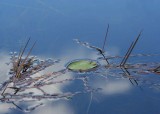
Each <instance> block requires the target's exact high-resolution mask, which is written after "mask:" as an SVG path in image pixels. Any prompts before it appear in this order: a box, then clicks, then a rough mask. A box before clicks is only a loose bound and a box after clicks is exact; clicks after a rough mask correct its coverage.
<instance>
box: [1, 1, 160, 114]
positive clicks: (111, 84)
mask: <svg viewBox="0 0 160 114" xmlns="http://www.w3.org/2000/svg"><path fill="white" fill-rule="evenodd" d="M159 3H160V1H158V0H152V1H150V0H141V1H138V0H134V1H131V0H121V1H119V0H114V1H113V0H107V1H106V0H101V1H98V0H92V1H91V0H88V1H84V0H81V1H73V0H68V1H65V0H45V1H43V0H34V1H33V0H27V1H26V0H23V1H22V0H14V1H10V0H1V1H0V15H1V18H0V25H1V26H0V40H1V42H0V55H1V58H0V59H1V69H0V72H1V75H0V80H1V81H0V82H1V83H2V80H7V79H8V75H7V73H8V72H9V68H10V67H9V66H7V65H6V64H5V63H7V62H9V57H10V55H9V52H10V51H17V52H18V51H19V50H20V47H21V46H22V45H24V44H25V42H26V40H27V38H28V37H31V42H30V45H29V47H31V45H32V44H33V42H34V41H37V43H36V46H35V48H34V49H33V52H32V55H36V56H38V57H39V58H42V59H46V58H53V59H61V61H60V63H57V64H55V65H53V67H49V68H48V69H46V70H45V71H43V72H40V73H39V74H40V75H42V74H44V73H47V72H52V71H59V70H62V69H65V66H66V64H68V63H69V62H70V61H72V60H75V59H93V60H96V59H97V58H98V57H101V56H100V55H97V52H96V51H95V50H91V49H88V48H86V47H84V46H81V45H79V44H77V43H76V42H75V41H73V39H77V38H78V39H79V40H80V41H87V42H89V43H90V44H92V45H94V46H97V47H100V48H102V46H103V41H104V37H105V33H106V30H107V25H108V24H109V25H110V28H109V34H108V37H107V42H106V47H105V50H106V54H107V55H113V56H114V55H122V56H123V55H125V53H126V51H127V49H128V47H129V46H130V44H131V42H132V41H134V39H135V38H136V37H137V35H138V34H139V32H140V31H141V30H142V29H143V32H142V35H141V37H140V40H139V42H138V43H137V45H136V47H135V49H134V51H133V54H137V53H143V54H158V53H159V49H160V47H159V44H158V43H159V41H160V39H159V36H160V32H159V29H160V26H159V25H160V22H159V20H160V14H159V10H160V7H159ZM27 51H28V49H27ZM99 62H100V63H101V64H102V65H106V62H105V61H101V60H99ZM109 62H111V63H119V62H121V59H111V60H109ZM127 62H128V63H132V64H135V63H149V64H150V63H152V62H158V63H159V56H151V57H133V58H130V59H129V61H127ZM140 69H141V68H140ZM99 72H100V73H99ZM99 72H98V71H97V72H90V73H80V74H79V73H75V72H70V71H69V72H67V73H66V74H64V75H63V76H62V77H59V78H56V81H62V80H64V79H66V78H69V79H70V78H71V79H73V78H75V77H76V78H78V77H84V76H86V77H88V82H87V83H88V84H89V86H91V87H92V88H101V89H102V90H99V91H97V92H93V93H91V92H87V93H82V94H78V95H75V96H73V97H72V98H69V99H56V100H55V99H51V100H42V101H38V103H37V102H35V103H31V102H29V103H28V102H27V103H25V102H24V103H18V105H19V106H21V107H22V108H23V109H26V108H28V106H33V105H34V104H39V103H41V102H43V104H44V105H43V106H40V107H39V108H36V109H35V110H33V111H31V112H30V113H31V114H44V113H47V114H53V113H56V114H82V113H84V114H87V113H88V114H106V113H107V114H115V113H119V114H159V113H160V97H159V96H160V88H159V85H158V84H160V78H159V75H158V74H154V73H149V74H148V75H146V74H140V73H139V74H136V73H134V72H132V69H131V71H130V72H132V73H133V74H135V75H136V76H135V77H136V79H137V81H138V85H137V84H135V82H133V83H134V85H133V84H132V83H131V82H130V81H129V79H128V78H125V77H123V76H122V73H123V72H122V71H121V70H120V69H110V70H106V69H104V66H102V67H101V68H100V69H99ZM102 74H103V75H102ZM155 84H157V85H156V86H153V85H155ZM84 89H85V87H84V83H83V81H81V80H73V81H70V82H65V83H60V84H57V85H55V86H53V87H50V89H46V88H45V90H46V91H47V92H48V93H52V92H53V93H65V92H76V91H84ZM36 93H37V94H38V95H39V94H40V93H39V92H37V91H36ZM8 107H10V108H11V107H12V108H13V107H15V106H14V105H13V104H10V103H0V114H7V113H8V114H23V113H25V112H22V111H20V110H19V109H18V108H14V109H9V108H8Z"/></svg>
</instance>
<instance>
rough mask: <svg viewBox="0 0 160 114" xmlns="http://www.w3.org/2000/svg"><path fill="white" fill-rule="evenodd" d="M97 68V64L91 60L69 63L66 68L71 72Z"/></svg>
mask: <svg viewBox="0 0 160 114" xmlns="http://www.w3.org/2000/svg"><path fill="white" fill-rule="evenodd" d="M97 66H98V64H97V62H95V61H91V60H77V61H73V62H71V63H70V64H69V65H68V66H67V68H68V69H70V70H73V71H88V70H92V69H93V68H96V67H97Z"/></svg>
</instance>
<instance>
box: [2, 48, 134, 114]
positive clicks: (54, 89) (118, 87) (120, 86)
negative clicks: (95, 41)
mask: <svg viewBox="0 0 160 114" xmlns="http://www.w3.org/2000/svg"><path fill="white" fill-rule="evenodd" d="M0 56H1V58H0V61H2V62H1V65H0V67H1V69H0V71H1V72H2V73H1V75H0V80H5V79H6V78H7V75H6V74H7V72H8V71H9V66H7V65H6V64H5V63H7V62H8V61H9V59H8V58H9V56H8V54H6V53H1V54H0ZM97 56H98V55H97V53H95V52H94V51H90V50H89V51H88V50H87V51H86V50H85V49H83V48H79V49H78V50H74V49H73V50H68V52H67V53H63V55H62V56H61V59H62V60H61V61H60V63H58V64H56V65H53V66H51V67H49V68H47V69H46V70H44V71H41V72H39V73H37V74H36V75H37V76H40V75H43V74H44V73H47V72H53V71H58V70H62V69H64V68H65V65H66V63H67V62H69V61H71V60H74V59H82V58H88V59H93V60H95V59H96V58H97ZM43 58H44V59H45V58H46V57H43ZM72 77H73V74H72V73H66V74H64V75H63V76H59V77H58V78H56V80H55V81H58V80H63V79H66V78H72ZM69 84H71V83H70V82H67V83H60V84H56V85H51V86H46V87H44V88H43V89H44V90H45V91H47V92H48V93H63V88H64V87H65V86H67V85H69ZM93 87H95V88H97V87H100V88H102V89H103V90H102V91H101V93H102V94H104V95H113V94H119V93H123V92H126V91H128V90H129V89H130V88H131V85H130V83H129V82H128V81H126V80H116V81H115V80H114V81H107V80H104V79H100V80H97V81H96V82H94V84H93ZM30 91H33V92H35V93H36V94H41V92H40V91H38V90H29V91H28V92H30ZM52 101H55V100H52ZM43 102H44V104H45V106H43V107H40V108H38V109H36V110H34V111H33V112H31V114H45V113H46V114H53V113H55V114H64V113H65V114H74V109H72V107H71V106H70V105H69V104H67V103H65V102H64V103H63V102H60V103H56V104H51V103H50V102H51V101H43ZM9 107H11V106H10V105H8V104H4V105H3V104H0V109H1V108H4V110H3V112H2V111H1V112H0V113H5V112H8V111H9V109H8V108H9Z"/></svg>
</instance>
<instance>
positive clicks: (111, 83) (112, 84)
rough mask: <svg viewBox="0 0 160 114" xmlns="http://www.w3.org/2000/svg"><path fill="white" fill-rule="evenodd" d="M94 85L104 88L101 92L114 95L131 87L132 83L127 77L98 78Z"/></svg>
mask: <svg viewBox="0 0 160 114" xmlns="http://www.w3.org/2000/svg"><path fill="white" fill-rule="evenodd" d="M93 87H100V88H102V91H101V92H100V93H101V94H104V95H114V94H121V93H125V92H127V91H129V90H130V89H131V87H132V86H131V84H130V83H129V81H128V80H126V79H115V80H98V81H95V82H94V84H93Z"/></svg>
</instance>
